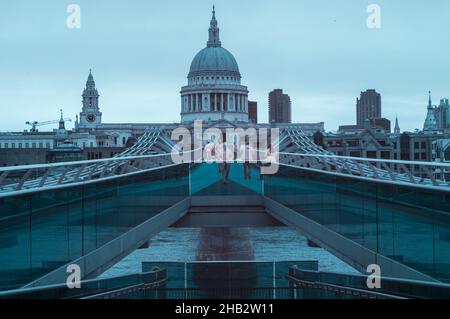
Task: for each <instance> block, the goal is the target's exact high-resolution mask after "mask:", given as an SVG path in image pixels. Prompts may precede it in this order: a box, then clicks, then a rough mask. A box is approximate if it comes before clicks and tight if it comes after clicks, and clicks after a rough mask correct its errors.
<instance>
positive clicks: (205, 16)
mask: <svg viewBox="0 0 450 319" xmlns="http://www.w3.org/2000/svg"><path fill="white" fill-rule="evenodd" d="M71 3H76V4H78V5H79V6H80V7H81V28H80V29H69V28H67V26H66V19H67V16H68V15H69V14H68V13H67V12H66V9H67V6H68V5H69V4H71ZM213 3H215V5H216V11H217V13H216V16H217V19H218V22H219V27H220V36H221V40H222V45H223V46H224V47H225V48H227V49H228V50H230V51H231V52H232V53H233V55H234V56H235V58H236V60H237V62H238V64H239V67H240V71H241V74H242V84H243V85H246V86H248V88H249V91H250V95H249V99H250V100H256V101H258V108H259V109H258V113H259V114H258V115H259V118H260V121H262V122H267V118H268V116H267V104H268V102H267V100H268V98H267V94H268V92H269V91H270V90H272V89H274V88H282V89H284V91H285V92H286V93H288V94H289V95H290V96H291V100H292V108H293V121H294V122H319V121H324V122H325V125H326V129H327V130H336V129H337V127H338V125H339V124H354V123H355V121H356V119H355V117H356V116H355V108H356V107H355V100H356V97H357V96H359V93H360V91H362V90H366V89H368V88H374V89H376V90H377V91H378V92H380V93H381V94H382V108H383V109H382V112H383V116H384V117H387V118H389V119H391V120H392V121H394V119H395V115H396V114H398V117H399V121H400V127H401V128H402V130H413V129H414V128H422V126H423V121H424V119H425V116H426V104H427V99H428V97H427V92H428V90H432V92H433V99H434V100H433V102H434V103H435V104H438V103H439V99H440V98H442V97H449V96H450V76H449V74H450V39H449V34H450V1H448V0H433V1H425V0H414V1H406V0H395V1H392V0H383V1H382V0H371V1H366V0H334V1H333V0H328V1H325V0H292V1H288V0H284V1H283V0H277V1H273V0H267V1H262V0H252V1H250V0H245V1H242V0H239V1H237V0H215V1H209V0H195V1H193V0H191V1H181V0H178V1H168V0H127V1H125V0H117V1H114V0H95V1H92V0H71V1H64V0H41V1H35V0H28V1H21V0H2V1H1V4H0V110H1V120H0V130H1V131H7V130H23V129H25V128H26V127H25V125H24V122H25V121H28V120H33V121H34V120H37V121H45V120H52V119H57V118H58V117H59V111H58V110H59V109H60V108H63V109H64V112H65V115H66V116H69V117H72V118H73V119H75V115H76V114H77V113H79V112H80V110H81V94H82V90H83V87H84V85H85V82H86V78H87V75H88V73H89V68H92V69H93V74H94V78H95V81H96V83H97V88H98V90H99V93H100V108H101V111H102V112H103V122H106V123H121V122H128V123H133V122H139V123H143V122H145V123H149V122H174V121H179V120H180V115H179V113H180V96H179V91H180V88H181V86H183V85H185V84H186V83H187V79H186V76H187V73H188V71H189V66H190V63H191V61H192V58H193V57H194V55H195V54H196V53H197V52H198V51H199V50H200V49H202V48H203V47H205V46H206V41H207V30H208V27H209V21H210V18H211V9H212V4H213ZM372 3H376V4H378V5H379V6H380V8H381V29H369V28H368V27H367V24H366V20H367V17H368V16H369V14H368V13H367V6H368V5H369V4H372ZM69 126H71V125H69ZM52 128H53V127H51V126H50V127H46V129H47V130H50V129H52Z"/></svg>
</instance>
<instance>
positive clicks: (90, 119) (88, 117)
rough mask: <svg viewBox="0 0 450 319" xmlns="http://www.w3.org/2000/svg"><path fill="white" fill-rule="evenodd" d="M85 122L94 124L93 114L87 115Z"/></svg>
mask: <svg viewBox="0 0 450 319" xmlns="http://www.w3.org/2000/svg"><path fill="white" fill-rule="evenodd" d="M87 120H88V122H91V123H92V122H94V121H95V115H94V114H92V113H91V114H88V115H87Z"/></svg>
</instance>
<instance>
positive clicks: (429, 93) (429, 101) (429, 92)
mask: <svg viewBox="0 0 450 319" xmlns="http://www.w3.org/2000/svg"><path fill="white" fill-rule="evenodd" d="M432 107H433V105H432V104H431V91H428V108H432Z"/></svg>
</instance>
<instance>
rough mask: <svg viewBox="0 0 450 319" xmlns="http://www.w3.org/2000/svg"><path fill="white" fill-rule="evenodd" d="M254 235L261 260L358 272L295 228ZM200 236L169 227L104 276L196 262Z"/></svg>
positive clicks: (258, 230)
mask: <svg viewBox="0 0 450 319" xmlns="http://www.w3.org/2000/svg"><path fill="white" fill-rule="evenodd" d="M250 235H251V240H252V243H253V248H254V251H255V260H257V261H300V260H318V261H319V270H321V271H330V272H341V273H353V274H357V273H358V272H357V271H356V270H355V269H354V268H352V267H351V266H349V265H348V264H346V263H344V262H343V261H341V260H340V259H338V258H337V257H335V256H334V255H332V254H331V253H329V252H327V251H326V250H324V249H322V248H312V247H308V245H307V240H306V238H305V237H303V236H302V235H301V234H299V233H298V232H297V231H296V230H295V229H292V228H288V227H270V228H251V229H250ZM199 236H200V229H193V228H167V229H166V230H164V231H162V232H160V233H159V234H158V235H156V236H155V237H153V238H152V239H151V241H150V247H149V248H145V249H139V250H136V251H134V252H133V253H131V254H130V255H128V256H127V257H125V258H124V259H123V260H122V261H120V262H118V263H117V264H116V265H114V266H113V267H111V268H110V269H109V270H108V271H106V272H105V273H104V274H102V275H101V276H100V277H101V278H105V277H112V276H121V275H126V274H132V273H137V272H140V271H141V263H142V262H143V261H183V262H184V261H195V254H196V250H197V245H198V240H199Z"/></svg>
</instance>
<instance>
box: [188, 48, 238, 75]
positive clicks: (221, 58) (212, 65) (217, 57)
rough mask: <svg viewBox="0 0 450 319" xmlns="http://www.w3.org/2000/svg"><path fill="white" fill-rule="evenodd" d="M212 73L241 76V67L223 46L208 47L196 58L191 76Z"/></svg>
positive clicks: (193, 61) (192, 65) (192, 64)
mask: <svg viewBox="0 0 450 319" xmlns="http://www.w3.org/2000/svg"><path fill="white" fill-rule="evenodd" d="M211 71H219V72H220V71H223V72H226V73H232V74H233V75H239V67H238V64H237V62H236V59H235V58H234V56H233V55H232V54H231V53H230V51H228V50H227V49H225V48H222V47H221V46H217V47H213V46H211V47H206V48H204V49H203V50H201V51H200V52H199V53H197V55H196V56H195V57H194V60H192V63H191V69H190V72H189V76H195V75H199V74H201V73H205V72H206V73H208V72H211Z"/></svg>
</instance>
